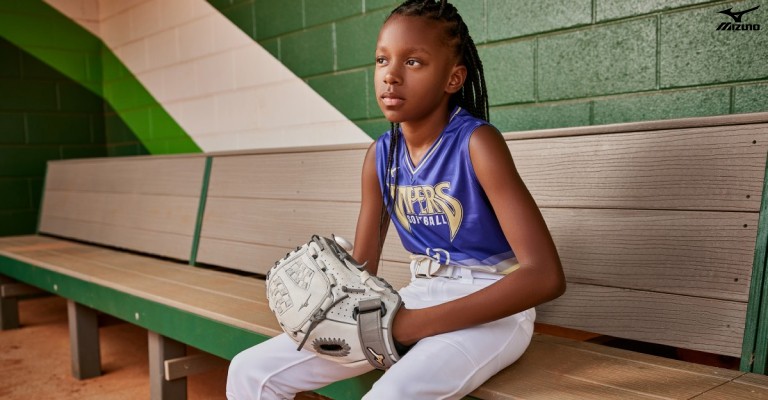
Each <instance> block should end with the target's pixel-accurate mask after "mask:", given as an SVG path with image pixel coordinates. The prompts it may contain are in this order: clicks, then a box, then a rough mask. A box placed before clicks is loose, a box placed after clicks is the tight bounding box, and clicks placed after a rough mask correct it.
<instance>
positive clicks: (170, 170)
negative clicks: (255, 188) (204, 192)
mask: <svg viewBox="0 0 768 400" xmlns="http://www.w3.org/2000/svg"><path fill="white" fill-rule="evenodd" d="M204 169H205V157H203V156H201V155H200V156H194V157H158V158H157V159H154V158H150V157H135V158H112V159H92V160H83V161H61V162H58V161H57V162H50V163H49V165H48V177H47V178H46V187H45V196H44V198H43V205H42V212H41V217H40V232H42V233H48V234H52V235H57V236H63V237H69V238H73V239H78V240H83V241H87V242H91V243H97V244H104V245H109V246H116V247H121V248H127V249H130V250H134V251H141V252H146V253H151V254H157V255H161V256H165V257H172V258H177V259H180V260H188V259H189V257H190V255H191V251H192V237H193V235H194V232H195V222H196V217H197V210H198V207H199V204H200V193H201V189H202V184H203V173H204Z"/></svg>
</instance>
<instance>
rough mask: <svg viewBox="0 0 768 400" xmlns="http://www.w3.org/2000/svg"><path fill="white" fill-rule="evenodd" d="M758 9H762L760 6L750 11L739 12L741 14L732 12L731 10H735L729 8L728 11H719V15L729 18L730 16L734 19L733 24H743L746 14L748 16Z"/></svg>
mask: <svg viewBox="0 0 768 400" xmlns="http://www.w3.org/2000/svg"><path fill="white" fill-rule="evenodd" d="M758 8H760V6H757V7H754V8H750V9H749V10H744V11H739V12H733V11H731V10H733V8H729V9H727V10H723V11H718V13H719V14H725V15H727V16H729V17H731V18H733V22H736V23H740V22H741V17H742V16H743V15H744V14H746V13H748V12H752V11H755V10H757V9H758Z"/></svg>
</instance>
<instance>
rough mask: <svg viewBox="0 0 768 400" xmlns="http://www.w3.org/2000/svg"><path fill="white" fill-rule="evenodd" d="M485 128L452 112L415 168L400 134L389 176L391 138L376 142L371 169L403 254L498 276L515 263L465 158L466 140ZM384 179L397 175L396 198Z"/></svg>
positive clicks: (469, 117) (476, 120)
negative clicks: (376, 173)
mask: <svg viewBox="0 0 768 400" xmlns="http://www.w3.org/2000/svg"><path fill="white" fill-rule="evenodd" d="M484 124H488V122H486V121H483V120H482V119H479V118H476V117H474V116H473V115H472V114H470V113H469V112H467V111H466V110H463V109H461V108H459V107H457V108H456V109H455V110H454V111H453V112H452V113H451V119H450V121H449V122H448V125H447V126H446V127H445V129H444V130H443V132H442V133H441V134H440V136H439V137H438V138H437V139H436V140H435V142H434V143H433V144H432V147H431V148H430V149H429V150H428V151H427V153H426V154H425V155H424V157H422V159H421V161H420V162H419V165H417V166H414V165H413V162H412V161H411V158H410V155H409V154H408V150H407V148H406V146H405V139H404V138H403V135H402V134H401V135H399V143H398V153H397V154H396V155H395V157H397V158H398V164H397V168H391V170H390V171H385V169H386V163H387V156H388V153H389V143H390V141H391V138H392V136H391V134H392V132H391V131H387V132H386V133H385V134H384V135H382V136H381V137H379V139H377V142H376V166H377V172H378V176H379V184H380V186H381V189H382V194H383V197H384V202H385V205H386V206H387V209H389V210H392V215H391V218H392V221H393V223H394V225H395V227H396V229H397V232H398V234H399V236H400V240H401V241H402V243H403V246H404V247H405V249H406V250H408V251H409V252H411V253H413V254H424V255H427V256H431V257H434V258H436V259H437V260H439V261H440V263H442V264H448V265H459V266H464V267H472V268H475V269H480V270H485V271H488V272H501V271H503V270H505V269H506V268H507V267H509V266H512V265H514V264H515V263H516V261H515V260H514V253H513V252H512V249H511V248H510V246H509V243H507V240H506V238H505V237H504V233H503V232H502V230H501V226H500V225H499V222H498V219H497V218H496V214H495V213H494V211H493V209H492V207H491V204H490V202H489V200H488V197H487V196H486V194H485V191H484V190H483V189H482V187H481V186H480V182H479V181H478V180H477V177H476V176H475V171H474V168H473V167H472V162H471V160H470V157H469V138H470V137H471V135H472V132H474V130H475V129H477V128H478V127H479V126H481V125H484ZM393 164H394V163H393ZM386 174H392V176H393V177H394V174H397V175H398V177H397V196H395V193H394V191H395V190H394V189H392V191H391V193H387V191H388V190H387V189H386V186H385V182H386V180H385V179H384V177H385V176H386ZM395 197H396V202H395V204H394V207H392V203H393V198H395Z"/></svg>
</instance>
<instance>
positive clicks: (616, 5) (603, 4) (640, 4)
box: [595, 0, 710, 21]
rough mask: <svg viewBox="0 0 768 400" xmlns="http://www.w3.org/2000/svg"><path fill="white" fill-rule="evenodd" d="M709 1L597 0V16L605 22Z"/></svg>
mask: <svg viewBox="0 0 768 400" xmlns="http://www.w3.org/2000/svg"><path fill="white" fill-rule="evenodd" d="M708 1H710V0H643V1H627V0H596V1H595V15H596V17H597V20H598V21H605V20H610V19H617V18H625V17H632V16H637V15H643V14H648V13H652V12H656V11H664V10H670V9H674V8H678V7H683V6H688V5H691V4H698V3H706V2H708Z"/></svg>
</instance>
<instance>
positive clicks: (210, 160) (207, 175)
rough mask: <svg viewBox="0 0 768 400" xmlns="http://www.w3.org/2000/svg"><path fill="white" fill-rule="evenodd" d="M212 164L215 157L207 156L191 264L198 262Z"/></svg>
mask: <svg viewBox="0 0 768 400" xmlns="http://www.w3.org/2000/svg"><path fill="white" fill-rule="evenodd" d="M211 164H213V157H206V158H205V172H203V187H202V189H201V190H200V205H199V206H198V207H197V222H196V223H195V234H194V236H192V254H190V255H189V264H190V265H195V264H196V263H197V250H198V248H199V246H200V232H201V231H202V230H203V214H204V213H205V201H206V198H208V182H209V181H210V177H211Z"/></svg>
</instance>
